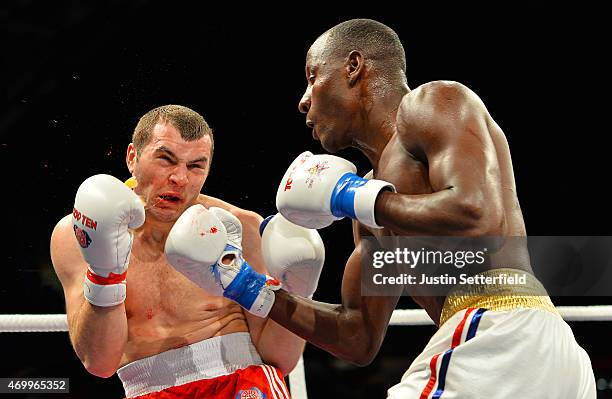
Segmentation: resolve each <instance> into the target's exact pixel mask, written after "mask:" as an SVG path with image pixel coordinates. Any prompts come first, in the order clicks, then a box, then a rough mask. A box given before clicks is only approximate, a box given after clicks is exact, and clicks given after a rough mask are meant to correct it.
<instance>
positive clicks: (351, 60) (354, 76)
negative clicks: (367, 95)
mask: <svg viewBox="0 0 612 399" xmlns="http://www.w3.org/2000/svg"><path fill="white" fill-rule="evenodd" d="M364 70H365V60H364V58H363V54H361V52H359V51H357V50H353V51H351V52H350V53H349V55H348V57H347V59H346V73H347V77H348V80H349V85H350V86H353V85H355V83H356V82H357V81H358V80H359V78H360V77H361V75H362V74H363V73H364Z"/></svg>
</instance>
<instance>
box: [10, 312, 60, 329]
mask: <svg viewBox="0 0 612 399" xmlns="http://www.w3.org/2000/svg"><path fill="white" fill-rule="evenodd" d="M58 331H68V320H67V319H66V315H65V314H3V315H0V332H58Z"/></svg>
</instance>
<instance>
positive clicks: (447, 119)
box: [375, 82, 504, 236]
mask: <svg viewBox="0 0 612 399" xmlns="http://www.w3.org/2000/svg"><path fill="white" fill-rule="evenodd" d="M485 115H486V109H485V108H484V105H483V104H482V103H481V102H480V100H479V99H478V97H477V96H476V95H475V94H474V93H472V92H470V91H469V90H468V89H467V88H466V87H464V86H461V85H460V84H458V83H452V82H434V83H430V84H428V85H425V86H424V87H421V88H418V89H417V90H415V91H414V92H412V93H410V94H409V95H407V96H405V97H404V99H403V101H402V103H401V105H400V109H399V111H398V116H397V134H398V136H399V138H400V141H401V143H402V145H403V147H404V148H403V149H404V150H406V151H408V152H410V153H411V154H413V155H414V156H416V157H417V158H419V159H421V161H423V162H424V163H426V164H427V166H428V170H429V180H430V183H431V186H432V188H433V190H434V192H433V193H432V194H423V195H407V194H401V193H391V192H384V193H382V194H381V195H380V196H379V198H378V200H377V202H376V210H375V212H376V220H377V221H378V223H379V224H381V225H382V226H384V227H387V228H389V229H391V230H392V231H394V232H395V233H396V234H422V235H430V234H434V235H463V236H479V235H488V234H495V232H497V231H498V229H499V228H500V227H501V225H502V224H503V222H504V220H503V212H502V199H501V196H500V195H499V191H498V190H496V188H497V186H498V185H499V181H500V177H499V168H498V167H497V165H498V160H497V155H496V152H495V148H494V145H493V142H492V140H491V137H490V134H489V132H488V129H487V124H486V120H485ZM399 179H400V180H401V177H400V178H399Z"/></svg>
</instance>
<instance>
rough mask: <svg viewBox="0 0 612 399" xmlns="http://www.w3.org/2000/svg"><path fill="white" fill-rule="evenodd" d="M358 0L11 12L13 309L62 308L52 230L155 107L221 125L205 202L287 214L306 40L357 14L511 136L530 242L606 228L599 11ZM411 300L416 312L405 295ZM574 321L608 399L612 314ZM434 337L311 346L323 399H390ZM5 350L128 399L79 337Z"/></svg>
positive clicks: (6, 45) (337, 242)
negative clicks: (356, 350)
mask: <svg viewBox="0 0 612 399" xmlns="http://www.w3.org/2000/svg"><path fill="white" fill-rule="evenodd" d="M228 5H229V6H231V5H230V4H228ZM297 5H299V7H300V8H299V9H296V8H295V7H296V6H297ZM345 6H346V7H345V8H344V10H343V12H332V11H331V10H330V9H329V6H325V7H321V5H320V4H316V5H315V4H307V3H303V4H296V5H293V6H292V7H289V6H283V5H279V6H278V7H265V6H259V7H258V8H243V7H239V6H237V5H235V6H233V7H231V8H232V9H231V10H228V11H227V12H222V11H215V12H211V11H210V10H206V9H203V8H201V9H200V8H194V7H193V6H192V5H187V4H182V3H172V4H170V2H166V3H162V2H159V3H158V2H151V1H144V0H140V1H133V2H130V3H129V4H127V3H126V4H124V3H122V2H119V1H110V2H104V3H102V2H101V3H99V4H94V3H88V4H83V3H77V2H74V3H62V4H61V5H58V4H52V3H48V4H47V3H43V2H40V3H35V2H31V1H17V2H12V3H10V4H9V5H3V6H2V8H1V9H0V17H1V20H0V21H1V32H2V33H1V39H0V40H1V41H0V43H1V48H2V64H1V65H2V70H3V72H2V85H1V86H2V88H3V91H4V92H5V95H4V96H3V101H4V105H3V106H2V109H1V110H0V160H1V162H2V163H1V170H2V182H1V187H2V194H3V195H2V202H1V205H2V210H3V217H2V224H3V226H4V240H3V241H2V244H1V245H2V247H1V248H2V253H3V254H4V257H3V260H4V261H3V263H4V264H3V265H2V268H3V270H4V273H3V280H4V281H3V283H2V284H1V285H0V308H1V313H10V314H12V313H63V312H64V311H65V309H64V304H63V295H62V292H61V288H60V286H59V283H58V281H57V278H56V277H55V275H54V272H53V269H52V266H51V263H50V257H49V250H48V242H49V236H50V233H51V230H52V228H53V226H54V224H55V222H56V221H57V220H58V219H59V218H60V217H61V216H63V215H65V214H67V213H69V212H70V211H71V206H72V201H73V197H74V193H75V191H76V188H77V187H78V185H79V184H80V182H81V181H82V180H84V179H85V178H86V177H88V176H90V175H93V174H96V173H109V174H113V175H115V176H117V177H119V178H126V177H128V172H127V168H126V167H125V162H124V156H125V149H126V146H127V144H128V143H129V140H130V135H131V132H132V130H133V128H134V126H135V124H136V122H137V120H138V118H139V117H140V116H141V115H142V114H143V113H145V112H146V111H148V110H149V109H151V108H153V107H155V106H158V105H162V104H168V103H176V104H182V105H186V106H189V107H191V108H193V109H195V110H197V111H198V112H200V113H201V114H202V115H203V116H204V117H205V118H206V119H207V121H208V122H209V124H210V125H211V126H212V127H213V129H214V131H215V157H214V161H213V166H212V170H211V174H210V176H209V178H208V181H207V182H206V184H205V186H204V190H203V192H204V193H206V194H209V195H213V196H217V197H220V198H222V199H224V200H226V201H228V202H231V203H234V204H236V205H238V206H241V207H244V208H248V209H251V210H254V211H257V212H259V213H260V214H263V215H267V214H270V213H272V212H274V211H275V210H274V195H275V192H276V186H277V184H278V182H279V180H280V178H281V177H282V174H283V173H284V170H285V168H286V167H287V166H288V165H289V163H290V162H291V160H293V158H294V157H295V156H297V155H298V154H299V153H300V152H302V151H304V150H311V151H313V152H322V149H321V148H320V146H319V144H318V143H317V142H315V141H313V140H312V138H311V136H310V132H309V129H307V128H306V126H305V124H304V117H303V115H301V114H299V113H298V111H297V103H298V100H299V98H300V97H301V95H302V92H303V90H304V87H305V83H306V81H305V76H304V59H305V54H306V51H307V50H308V47H309V45H310V43H311V42H312V41H313V40H314V39H315V38H316V37H317V36H318V35H319V34H320V33H322V32H323V31H324V30H326V29H327V28H329V27H331V26H333V25H335V24H336V23H338V22H341V21H343V20H346V19H350V18H354V17H367V18H373V19H377V20H379V21H381V22H384V23H386V24H387V25H389V26H390V27H392V28H393V29H395V30H396V32H397V33H398V35H399V36H400V38H401V39H402V42H403V44H404V47H405V49H406V54H407V64H408V68H407V76H408V83H409V86H410V87H412V88H414V87H416V86H418V85H420V84H423V83H425V82H428V81H431V80H438V79H445V80H456V81H459V82H462V83H464V84H466V85H467V86H469V87H470V88H471V89H473V90H474V91H475V92H476V93H477V94H478V95H480V97H481V98H482V99H483V101H484V102H485V104H486V105H487V108H488V109H489V112H490V113H491V114H492V116H493V117H494V119H495V120H496V121H497V122H498V123H499V124H500V126H501V127H502V129H503V130H504V131H505V133H506V135H507V137H508V141H509V144H510V148H511V152H512V156H513V162H514V168H515V175H516V181H517V190H518V194H519V199H520V201H521V206H522V209H523V213H524V216H525V220H526V224H527V229H528V233H529V234H530V235H609V234H610V227H609V226H608V224H607V222H608V220H609V219H610V210H609V209H608V204H609V198H608V194H607V192H606V191H607V186H608V185H609V182H608V175H607V170H608V147H607V141H608V140H607V136H608V135H609V133H610V129H609V126H608V124H607V123H606V122H605V120H606V116H607V115H606V113H607V112H608V111H607V110H606V109H605V108H606V107H607V104H609V100H608V101H607V102H605V101H604V102H599V101H598V100H597V99H598V98H599V96H598V94H604V95H605V94H606V93H607V90H606V89H605V87H604V84H605V81H606V79H607V77H606V76H605V75H602V74H601V73H600V71H601V70H602V69H603V68H602V67H603V66H604V61H603V59H602V54H603V53H602V51H604V49H605V48H606V47H607V46H603V45H602V44H601V43H602V41H603V40H604V25H603V24H601V23H600V22H601V21H599V20H598V18H597V17H598V15H599V14H600V13H601V10H586V9H581V10H577V9H574V8H567V9H551V8H548V7H544V6H541V7H537V8H536V7H530V8H522V9H497V10H493V9H465V8H451V9H449V8H443V7H442V5H433V6H432V7H430V8H428V9H424V8H415V7H414V6H409V5H407V6H405V7H403V8H400V9H391V8H388V9H384V10H382V9H380V10H377V9H375V7H373V6H370V7H368V8H367V9H359V10H358V9H357V6H356V5H354V4H345ZM605 51H607V50H605ZM339 155H342V156H345V157H347V158H350V159H351V160H352V161H353V162H354V163H355V164H357V166H358V168H359V172H360V173H365V172H367V170H368V169H369V168H368V166H367V164H366V162H365V159H364V158H363V156H361V155H360V154H359V153H357V152H356V151H353V150H347V151H343V152H342V153H340V154H339ZM321 235H322V236H323V238H324V241H325V243H326V246H327V248H328V251H327V262H326V267H325V269H324V271H323V275H322V278H321V283H320V288H319V291H318V292H317V294H316V295H315V299H319V300H323V301H327V302H338V301H339V287H340V280H341V275H342V267H343V264H344V260H345V259H346V257H347V256H348V254H349V253H350V251H351V245H352V239H351V234H350V224H349V223H348V221H342V222H340V223H336V224H334V225H333V226H332V227H330V228H328V229H325V230H323V231H321ZM332 248H333V249H332ZM555 302H556V303H557V304H562V305H570V304H572V305H573V304H576V305H586V304H596V303H610V302H611V301H610V298H557V299H556V300H555ZM400 307H403V308H414V307H415V305H414V304H413V303H412V302H411V301H410V300H409V299H407V298H404V299H402V301H401V302H400ZM572 328H573V329H574V332H575V335H576V337H577V340H578V342H579V343H580V344H581V345H582V346H583V347H584V348H585V349H586V350H587V351H588V352H589V354H590V356H591V359H592V361H593V365H594V369H595V374H596V378H598V379H605V380H606V383H607V382H609V383H610V384H611V386H610V388H607V387H604V386H603V382H601V381H600V384H602V388H605V390H603V389H602V390H600V391H599V392H598V393H599V394H600V397H602V398H603V397H609V396H606V395H609V394H610V392H612V390H610V389H612V350H611V349H610V346H609V344H608V340H607V339H606V338H608V336H609V335H610V333H612V328H611V326H610V323H573V324H572ZM433 332H434V328H433V327H411V328H405V327H390V328H389V332H388V335H387V338H386V341H385V343H384V345H383V348H382V349H381V352H380V354H379V356H378V357H377V359H376V360H375V362H374V363H373V364H372V365H370V366H369V367H366V368H355V367H353V366H350V365H348V364H347V363H344V362H342V361H339V360H336V359H334V358H333V357H332V356H331V355H328V354H326V353H324V352H322V351H320V350H318V349H316V348H314V347H312V346H310V345H309V346H308V347H307V349H306V352H305V355H304V357H305V359H306V374H307V382H308V388H309V394H310V397H312V398H324V397H351V398H366V397H367V398H370V397H384V395H385V390H386V388H388V387H389V386H391V385H393V384H395V383H396V382H397V381H399V378H400V377H401V374H402V372H403V371H404V370H405V369H406V368H407V367H408V366H409V364H410V362H411V361H412V359H413V358H414V356H415V355H416V354H417V353H418V352H419V351H420V350H421V349H422V348H423V347H424V345H425V344H426V342H427V340H428V338H429V336H431V334H432V333H433ZM542 334H544V335H545V334H546V332H545V331H543V332H542ZM548 338H549V339H554V337H548ZM0 347H1V348H2V354H3V356H2V359H3V362H2V363H0V377H18V376H28V377H48V376H55V377H69V378H70V379H71V381H70V383H71V390H72V392H73V393H72V394H70V395H62V396H60V397H88V398H97V397H121V395H122V389H121V386H120V383H119V381H118V379H117V378H116V377H112V378H110V379H107V380H103V379H99V378H96V377H93V376H90V375H88V374H87V373H86V372H85V371H84V369H83V367H82V366H81V365H80V363H79V361H78V359H77V358H76V356H75V355H74V353H73V352H72V349H71V347H70V344H69V342H68V337H67V335H66V334H65V333H46V334H43V333H41V334H34V333H29V334H2V335H0ZM543 367H554V365H544V366H543ZM477 379H478V378H477V377H475V380H476V381H477ZM551 383H552V382H551ZM52 396H53V395H48V396H47V395H45V397H52ZM22 397H26V396H22ZM32 397H34V396H32Z"/></svg>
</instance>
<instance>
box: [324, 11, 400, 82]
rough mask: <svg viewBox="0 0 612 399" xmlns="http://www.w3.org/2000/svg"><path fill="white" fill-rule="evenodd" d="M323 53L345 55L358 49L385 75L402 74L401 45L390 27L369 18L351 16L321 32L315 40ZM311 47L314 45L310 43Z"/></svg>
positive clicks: (340, 56) (394, 75) (337, 55)
mask: <svg viewBox="0 0 612 399" xmlns="http://www.w3.org/2000/svg"><path fill="white" fill-rule="evenodd" d="M317 42H319V43H318V44H319V45H322V44H323V43H321V42H324V43H325V44H324V46H325V48H326V50H327V51H325V53H327V54H326V55H330V56H335V57H339V58H345V57H347V56H348V55H349V53H350V52H351V51H354V50H356V51H359V52H360V53H362V54H363V55H364V57H365V58H366V59H367V60H370V61H371V62H372V66H373V67H374V68H375V69H376V70H378V71H379V72H380V73H382V74H383V75H387V76H389V77H392V76H393V77H396V76H400V75H401V76H402V77H403V78H404V79H405V75H406V55H405V53H404V46H402V42H401V41H400V39H399V37H398V36H397V34H396V33H395V32H394V31H393V29H391V28H389V27H388V26H386V25H384V24H382V23H380V22H377V21H374V20H371V19H351V20H349V21H345V22H342V23H340V24H338V25H336V26H334V27H333V28H331V29H329V30H328V31H326V32H325V33H323V34H322V35H321V36H320V37H319V39H317ZM313 46H314V45H313Z"/></svg>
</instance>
